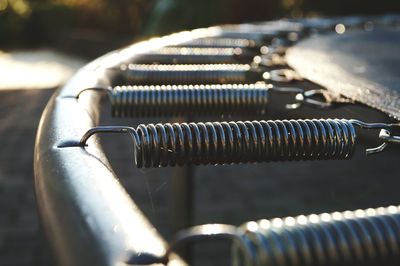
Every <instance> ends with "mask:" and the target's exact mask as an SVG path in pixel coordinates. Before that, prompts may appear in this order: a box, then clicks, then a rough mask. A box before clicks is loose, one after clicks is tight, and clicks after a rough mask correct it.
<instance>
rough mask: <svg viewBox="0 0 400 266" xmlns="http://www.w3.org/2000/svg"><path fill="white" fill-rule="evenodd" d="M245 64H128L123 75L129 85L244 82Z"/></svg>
mask: <svg viewBox="0 0 400 266" xmlns="http://www.w3.org/2000/svg"><path fill="white" fill-rule="evenodd" d="M250 69H251V67H250V65H247V64H207V65H173V64H171V65H144V64H130V65H129V66H128V68H127V70H126V71H125V77H126V79H127V80H128V82H129V83H130V84H131V85H162V84H171V85H178V84H206V83H208V84H227V83H231V84H235V83H246V78H247V76H248V74H249V72H250Z"/></svg>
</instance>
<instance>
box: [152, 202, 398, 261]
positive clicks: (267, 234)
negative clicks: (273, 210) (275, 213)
mask: <svg viewBox="0 0 400 266" xmlns="http://www.w3.org/2000/svg"><path fill="white" fill-rule="evenodd" d="M217 237H218V238H223V239H228V240H232V241H233V245H232V247H233V248H232V265H235V266H239V265H246V266H253V265H266V266H269V265H274V266H289V265H291V266H293V265H304V266H317V265H319V266H321V265H387V263H390V265H398V264H399V259H400V257H399V255H400V206H389V207H386V208H383V207H381V208H376V209H372V208H370V209H366V210H361V209H360V210H356V211H344V212H334V213H323V214H319V215H316V214H311V215H308V216H305V215H300V216H297V217H286V218H282V219H281V218H275V219H271V220H267V219H263V220H260V221H257V222H254V221H252V222H248V223H246V224H244V225H243V226H241V227H235V226H232V225H226V224H206V225H199V226H194V227H191V228H188V229H185V230H182V231H180V232H179V233H178V234H177V235H176V236H175V238H174V239H173V241H171V243H170V247H169V250H168V252H167V254H166V256H165V257H164V258H157V257H154V258H153V260H154V261H163V260H164V261H165V258H168V254H170V252H171V251H172V250H174V249H175V248H176V247H177V246H179V245H181V244H183V243H187V242H192V241H196V240H201V239H211V240H215V239H216V238H217Z"/></svg>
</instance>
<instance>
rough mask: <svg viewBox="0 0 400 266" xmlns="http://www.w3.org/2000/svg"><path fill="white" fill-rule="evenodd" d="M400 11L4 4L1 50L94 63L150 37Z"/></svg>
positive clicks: (61, 1)
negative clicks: (39, 51)
mask: <svg viewBox="0 0 400 266" xmlns="http://www.w3.org/2000/svg"><path fill="white" fill-rule="evenodd" d="M399 10H400V3H399V1H396V0H385V1H378V2H377V1H375V0H337V1H334V0H268V1H266V0H246V1H242V0H159V1H156V0H119V1H112V0H0V49H15V48H33V47H42V46H48V47H53V48H56V49H58V50H62V51H65V52H68V53H74V54H78V55H81V56H85V57H90V58H92V57H95V56H98V55H101V54H102V53H104V52H106V51H109V50H110V48H116V47H120V46H121V45H125V44H127V42H129V41H132V40H136V39H142V38H144V37H145V36H150V35H159V34H167V33H171V32H174V31H178V30H184V29H192V28H198V27H205V26H210V25H215V24H222V23H242V22H251V21H260V20H271V19H276V18H281V17H295V18H299V17H304V16H306V17H309V16H321V15H325V16H327V15H328V16H335V15H346V14H353V15H356V14H380V13H388V12H390V13H393V12H396V11H399ZM92 45H96V46H95V49H93V46H92Z"/></svg>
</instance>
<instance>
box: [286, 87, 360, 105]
mask: <svg viewBox="0 0 400 266" xmlns="http://www.w3.org/2000/svg"><path fill="white" fill-rule="evenodd" d="M295 100H296V102H295V103H292V104H288V105H286V108H287V109H298V108H300V107H301V106H302V105H308V106H311V107H316V108H320V109H329V108H332V107H334V106H335V105H337V104H352V103H354V101H353V100H351V99H348V98H345V97H343V96H341V95H340V94H334V93H333V92H331V91H328V90H322V89H316V90H308V91H306V90H302V91H299V93H298V94H296V97H295Z"/></svg>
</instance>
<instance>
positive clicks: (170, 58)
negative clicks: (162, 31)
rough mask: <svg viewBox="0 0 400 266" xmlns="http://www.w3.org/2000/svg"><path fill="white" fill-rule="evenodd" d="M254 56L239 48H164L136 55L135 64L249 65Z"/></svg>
mask: <svg viewBox="0 0 400 266" xmlns="http://www.w3.org/2000/svg"><path fill="white" fill-rule="evenodd" d="M255 55H256V54H255V53H254V52H253V53H251V52H249V51H244V50H242V49H241V48H198V47H164V48H161V49H159V50H155V51H153V52H149V53H144V54H138V55H136V56H135V58H134V59H133V62H134V63H135V64H153V63H158V64H172V63H174V64H233V63H251V62H252V60H253V58H254V56H255Z"/></svg>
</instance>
